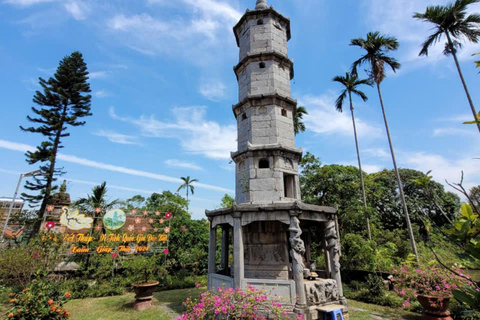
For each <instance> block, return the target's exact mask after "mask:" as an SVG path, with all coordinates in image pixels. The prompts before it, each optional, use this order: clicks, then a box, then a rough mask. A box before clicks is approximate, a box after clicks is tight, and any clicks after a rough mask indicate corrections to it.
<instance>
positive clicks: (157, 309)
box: [65, 288, 205, 320]
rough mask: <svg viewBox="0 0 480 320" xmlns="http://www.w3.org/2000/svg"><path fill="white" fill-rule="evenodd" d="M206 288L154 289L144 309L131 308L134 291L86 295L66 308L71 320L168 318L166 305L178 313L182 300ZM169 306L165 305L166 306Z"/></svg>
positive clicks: (169, 317)
mask: <svg viewBox="0 0 480 320" xmlns="http://www.w3.org/2000/svg"><path fill="white" fill-rule="evenodd" d="M204 290H205V288H201V289H200V291H199V289H181V290H171V291H162V292H156V293H155V294H154V301H153V306H152V307H151V308H149V309H147V310H144V311H135V310H133V301H134V300H135V298H134V294H133V293H129V294H125V295H122V296H115V297H105V298H89V299H79V300H72V301H69V302H68V303H67V304H66V305H65V308H66V309H67V310H68V311H69V312H70V313H71V314H72V317H71V318H70V319H72V320H119V319H129V320H154V319H155V320H171V319H174V318H175V314H171V315H169V314H168V313H167V311H166V310H168V308H170V309H172V310H174V311H175V312H177V313H181V312H182V309H183V302H184V301H185V300H186V299H187V298H188V297H190V296H198V295H199V294H200V292H203V291H204ZM165 307H168V308H165Z"/></svg>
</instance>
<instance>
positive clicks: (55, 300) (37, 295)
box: [6, 281, 71, 320]
mask: <svg viewBox="0 0 480 320" xmlns="http://www.w3.org/2000/svg"><path fill="white" fill-rule="evenodd" d="M9 296H10V298H11V299H10V309H9V310H8V311H7V313H6V318H7V319H19V320H20V319H21V320H34V319H35V320H61V319H67V318H68V317H70V313H69V312H68V311H67V310H65V309H63V304H64V303H65V302H66V300H67V299H68V298H70V297H71V294H70V293H69V292H59V291H58V290H57V288H56V286H55V284H52V283H51V282H42V281H34V282H32V284H31V285H30V286H29V287H28V288H25V289H23V290H22V291H20V292H18V293H13V292H12V293H10V294H9Z"/></svg>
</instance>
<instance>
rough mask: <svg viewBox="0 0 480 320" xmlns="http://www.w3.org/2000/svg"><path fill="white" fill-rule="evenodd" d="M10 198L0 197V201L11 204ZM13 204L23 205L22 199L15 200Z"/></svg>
mask: <svg viewBox="0 0 480 320" xmlns="http://www.w3.org/2000/svg"><path fill="white" fill-rule="evenodd" d="M12 199H13V198H12V197H0V201H7V202H12ZM15 202H19V203H23V202H25V201H23V200H22V199H15Z"/></svg>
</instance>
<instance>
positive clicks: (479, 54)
mask: <svg viewBox="0 0 480 320" xmlns="http://www.w3.org/2000/svg"><path fill="white" fill-rule="evenodd" d="M474 55H478V56H480V52H478V53H475V54H474ZM475 63H476V64H477V65H476V66H475V68H480V60H477V61H475Z"/></svg>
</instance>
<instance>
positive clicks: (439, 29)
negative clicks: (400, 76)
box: [413, 0, 480, 132]
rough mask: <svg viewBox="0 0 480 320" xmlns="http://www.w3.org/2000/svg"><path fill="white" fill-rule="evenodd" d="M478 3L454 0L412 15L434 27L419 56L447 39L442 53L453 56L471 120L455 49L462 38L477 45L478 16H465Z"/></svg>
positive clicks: (479, 28)
mask: <svg viewBox="0 0 480 320" xmlns="http://www.w3.org/2000/svg"><path fill="white" fill-rule="evenodd" d="M478 2H480V0H456V1H455V2H453V3H448V4H447V5H445V6H441V5H436V6H428V7H427V9H426V11H425V13H418V12H416V13H415V14H414V15H413V17H414V18H416V19H420V20H423V21H425V22H430V23H433V24H434V25H435V27H434V33H433V34H431V35H430V36H429V37H428V38H427V40H425V42H424V43H423V44H422V50H420V53H419V55H420V56H422V55H425V56H428V49H429V48H430V47H431V46H432V45H434V44H435V43H437V42H438V41H440V39H441V38H442V36H443V35H445V37H446V38H447V42H446V43H445V50H444V51H443V52H444V54H445V55H450V54H451V55H452V56H453V60H454V61H455V65H456V67H457V70H458V74H459V76H460V80H461V81H462V85H463V88H464V89H465V93H466V95H467V99H468V103H469V104H470V109H471V110H472V113H473V119H476V116H477V112H476V111H475V107H474V105H473V101H472V98H471V96H470V93H469V92H468V88H467V83H466V82H465V79H464V78H463V74H462V70H461V69H460V64H459V63H458V59H457V49H458V48H459V47H461V45H462V44H461V42H460V41H461V40H463V39H464V38H466V39H467V40H469V41H470V42H473V43H478V40H479V39H480V14H478V13H473V14H470V15H467V8H468V6H469V5H471V4H475V3H478ZM477 127H478V131H479V132H480V123H477Z"/></svg>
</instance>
